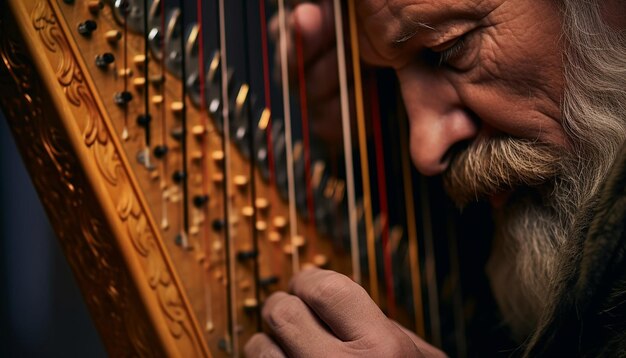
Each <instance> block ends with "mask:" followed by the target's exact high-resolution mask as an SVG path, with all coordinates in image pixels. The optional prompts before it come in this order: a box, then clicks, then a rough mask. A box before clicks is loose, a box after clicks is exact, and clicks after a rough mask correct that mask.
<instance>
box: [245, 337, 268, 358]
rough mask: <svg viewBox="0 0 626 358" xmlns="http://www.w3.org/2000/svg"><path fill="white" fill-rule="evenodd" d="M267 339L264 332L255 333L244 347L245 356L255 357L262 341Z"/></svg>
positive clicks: (259, 350) (261, 348)
mask: <svg viewBox="0 0 626 358" xmlns="http://www.w3.org/2000/svg"><path fill="white" fill-rule="evenodd" d="M265 341H267V338H266V336H265V334H263V333H255V334H254V335H253V336H252V337H251V338H250V340H249V341H248V343H246V345H245V347H244V353H245V355H246V357H255V356H257V355H258V354H259V352H261V351H262V350H263V342H265Z"/></svg>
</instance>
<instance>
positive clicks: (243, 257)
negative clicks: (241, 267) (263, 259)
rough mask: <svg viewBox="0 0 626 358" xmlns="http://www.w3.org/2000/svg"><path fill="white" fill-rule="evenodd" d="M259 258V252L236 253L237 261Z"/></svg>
mask: <svg viewBox="0 0 626 358" xmlns="http://www.w3.org/2000/svg"><path fill="white" fill-rule="evenodd" d="M257 256H259V252H258V251H255V250H247V251H239V252H238V253H237V260H239V261H248V260H251V259H254V258H256V257H257Z"/></svg>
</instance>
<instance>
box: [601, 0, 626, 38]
mask: <svg viewBox="0 0 626 358" xmlns="http://www.w3.org/2000/svg"><path fill="white" fill-rule="evenodd" d="M600 3H601V4H602V5H600V6H601V9H602V15H603V16H604V19H605V20H606V22H607V24H609V26H611V27H612V28H614V29H616V30H618V31H624V30H626V0H605V1H600Z"/></svg>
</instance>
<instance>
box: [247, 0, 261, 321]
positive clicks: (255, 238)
mask: <svg viewBox="0 0 626 358" xmlns="http://www.w3.org/2000/svg"><path fill="white" fill-rule="evenodd" d="M242 12H243V17H244V21H243V25H242V27H243V33H244V40H243V41H244V44H243V56H244V59H245V60H246V66H245V74H246V76H245V77H246V79H247V81H251V79H252V76H251V68H250V67H251V63H250V42H249V32H248V30H249V28H248V21H247V20H248V0H242ZM244 106H245V108H242V113H246V115H247V119H248V122H247V123H246V125H247V127H248V146H249V147H250V168H249V169H250V171H249V175H250V207H251V208H252V217H251V221H250V222H251V224H250V229H251V238H252V250H253V252H254V262H253V265H254V297H255V299H256V302H257V304H258V302H260V301H261V291H260V287H259V286H260V285H259V282H260V272H259V232H258V230H257V229H256V223H257V217H258V215H257V209H256V207H255V203H256V199H257V186H256V169H257V162H256V158H257V156H256V154H255V153H256V144H255V140H254V133H255V127H254V118H253V116H252V102H251V100H248V101H246V102H245V103H244ZM255 314H256V323H257V326H256V329H257V331H261V329H262V326H261V324H262V320H261V310H258V309H257V310H256V312H255Z"/></svg>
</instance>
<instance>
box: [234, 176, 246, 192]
mask: <svg viewBox="0 0 626 358" xmlns="http://www.w3.org/2000/svg"><path fill="white" fill-rule="evenodd" d="M233 182H234V183H235V186H236V187H238V188H239V189H243V188H245V187H246V185H248V177H246V176H245V175H235V177H234V178H233Z"/></svg>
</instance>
